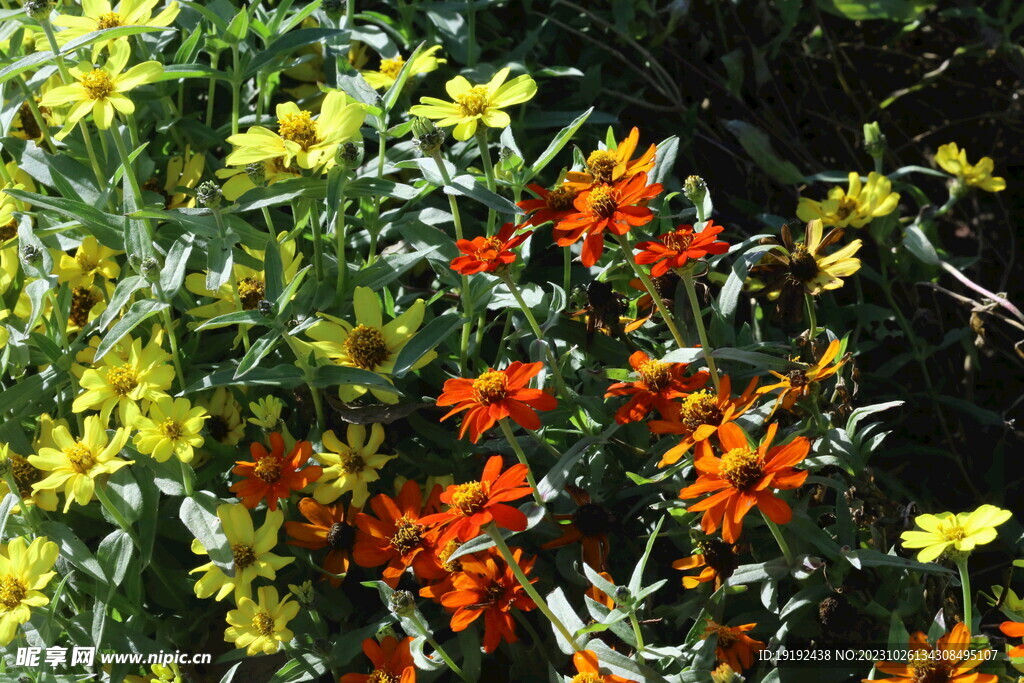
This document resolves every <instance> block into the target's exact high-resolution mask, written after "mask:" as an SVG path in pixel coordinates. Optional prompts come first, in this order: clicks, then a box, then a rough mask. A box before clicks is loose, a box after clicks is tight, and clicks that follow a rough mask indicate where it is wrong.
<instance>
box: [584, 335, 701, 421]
mask: <svg viewBox="0 0 1024 683" xmlns="http://www.w3.org/2000/svg"><path fill="white" fill-rule="evenodd" d="M629 365H630V367H632V368H633V370H634V371H635V372H636V373H637V374H638V375H640V379H639V380H637V381H636V382H618V383H617V384H613V385H611V386H610V387H608V391H607V392H606V393H605V395H604V396H605V398H608V397H609V396H632V398H630V399H629V402H628V403H626V405H624V406H622V407H621V408H619V409H618V410H617V411H616V412H615V421H616V422H618V423H619V424H626V423H627V422H639V421H640V420H643V419H644V418H645V417H647V415H648V413H650V412H651V410H652V409H654V410H657V411H658V413H659V414H660V415H661V416H662V418H668V417H670V416H671V414H672V412H673V411H674V410H675V404H674V403H673V402H672V400H673V399H676V398H682V397H685V396H686V395H687V394H689V393H691V392H693V391H696V390H697V389H700V388H701V387H703V386H704V385H705V384H707V382H708V379H709V378H710V375H708V373H707V372H705V371H704V370H700V371H699V372H696V373H694V375H693V376H692V377H685V376H684V374H683V373H685V372H686V367H687V365H688V364H687V363H662V362H661V361H657V360H652V359H651V358H650V356H648V355H647V354H646V353H644V352H643V351H636V352H634V353H633V355H631V356H630V357H629Z"/></svg>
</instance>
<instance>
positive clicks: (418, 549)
mask: <svg viewBox="0 0 1024 683" xmlns="http://www.w3.org/2000/svg"><path fill="white" fill-rule="evenodd" d="M438 489H439V487H435V491H437V490H438ZM432 498H433V496H432ZM370 507H371V508H373V511H374V512H375V513H376V514H377V518H376V519H375V518H373V517H371V516H370V515H368V514H365V513H363V512H360V513H359V514H358V515H356V526H357V527H359V531H358V533H357V534H356V545H355V549H354V550H353V552H352V555H353V557H354V559H355V561H356V564H358V565H359V566H360V567H379V566H381V565H382V564H387V567H385V568H384V574H383V577H382V579H383V581H384V583H386V584H387V585H389V586H391V587H392V588H394V587H395V586H397V585H398V580H399V579H400V578H402V574H403V573H404V572H405V570H406V569H408V568H409V567H412V570H413V572H415V573H416V577H417V578H419V579H426V580H430V581H434V580H437V579H442V578H444V576H445V571H444V570H443V569H442V568H441V567H440V566H438V564H437V561H436V560H435V559H434V556H433V554H432V553H431V552H430V547H429V545H428V543H427V538H426V537H427V531H428V530H427V526H426V525H425V524H423V522H422V521H420V516H421V515H422V513H423V493H422V491H420V485H419V484H417V483H416V482H415V481H413V480H411V479H410V480H409V481H407V482H405V486H403V487H402V491H401V492H400V493H399V494H398V499H397V500H393V499H392V498H391V497H389V496H386V495H384V494H383V493H381V494H378V495H376V496H374V497H373V498H372V499H371V500H370ZM426 507H427V510H430V509H431V508H433V509H434V510H436V509H437V507H438V506H437V505H436V504H433V505H432V504H431V501H429V500H428V501H427V505H426Z"/></svg>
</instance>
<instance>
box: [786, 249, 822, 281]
mask: <svg viewBox="0 0 1024 683" xmlns="http://www.w3.org/2000/svg"><path fill="white" fill-rule="evenodd" d="M789 272H790V273H792V274H793V277H795V278H796V279H797V280H800V281H801V282H808V281H810V280H813V279H814V278H815V277H816V276H817V275H818V261H817V260H816V259H815V258H814V256H813V255H812V254H811V253H810V252H809V251H807V245H805V244H802V243H801V244H797V245H796V247H795V248H794V249H793V253H792V254H791V255H790V257H789Z"/></svg>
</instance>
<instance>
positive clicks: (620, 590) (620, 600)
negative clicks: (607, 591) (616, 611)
mask: <svg viewBox="0 0 1024 683" xmlns="http://www.w3.org/2000/svg"><path fill="white" fill-rule="evenodd" d="M612 599H614V600H615V604H616V605H629V604H630V603H632V602H633V594H632V593H630V592H629V589H628V588H626V587H625V586H618V587H617V588H616V589H615V595H613V596H612Z"/></svg>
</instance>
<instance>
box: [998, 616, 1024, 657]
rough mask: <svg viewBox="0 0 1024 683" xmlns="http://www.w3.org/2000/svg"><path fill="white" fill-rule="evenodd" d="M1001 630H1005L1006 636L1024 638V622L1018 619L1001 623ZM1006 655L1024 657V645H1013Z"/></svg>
mask: <svg viewBox="0 0 1024 683" xmlns="http://www.w3.org/2000/svg"><path fill="white" fill-rule="evenodd" d="M999 630H1000V631H1002V632H1003V635H1004V636H1008V637H1010V638H1024V624H1022V623H1019V622H1016V621H1004V622H1003V623H1001V624H999ZM1006 656H1007V657H1011V658H1017V657H1024V645H1017V646H1015V647H1013V648H1012V649H1010V651H1009V652H1007V653H1006Z"/></svg>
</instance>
